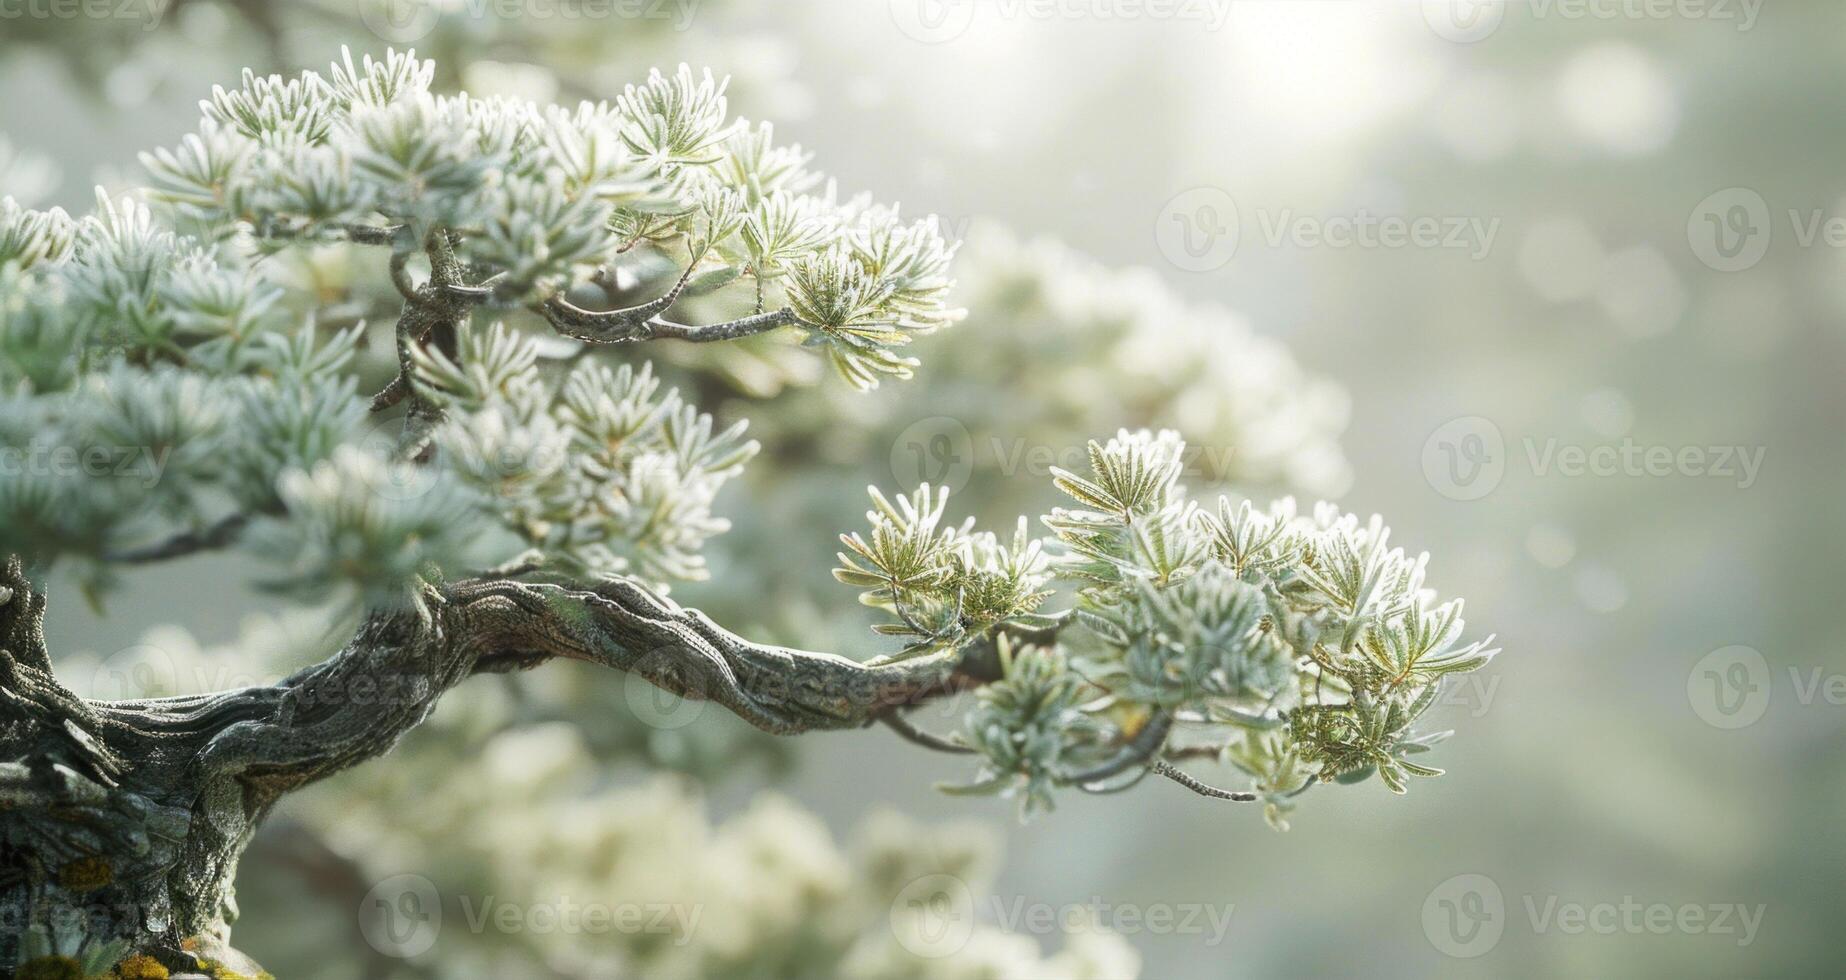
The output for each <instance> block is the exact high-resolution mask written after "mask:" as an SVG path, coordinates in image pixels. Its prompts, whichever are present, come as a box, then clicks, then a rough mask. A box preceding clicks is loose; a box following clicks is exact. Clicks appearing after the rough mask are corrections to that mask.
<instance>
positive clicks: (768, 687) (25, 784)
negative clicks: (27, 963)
mask: <svg viewBox="0 0 1846 980" xmlns="http://www.w3.org/2000/svg"><path fill="white" fill-rule="evenodd" d="M44 613H45V599H44V596H43V595H42V594H41V593H40V592H38V591H37V590H35V589H34V588H33V587H32V585H31V583H30V582H28V581H27V580H26V578H25V576H24V575H23V574H22V571H21V568H20V565H19V562H18V561H17V560H13V561H10V562H9V563H8V564H7V565H6V566H5V568H4V569H3V570H0V914H4V916H5V917H6V918H5V921H4V923H3V924H0V925H3V926H4V928H3V929H0V964H10V963H12V962H14V957H15V956H16V955H17V947H18V943H19V937H20V934H21V932H22V930H23V929H24V928H25V927H26V926H27V925H29V924H32V923H42V922H51V923H54V924H55V923H59V922H68V920H69V919H70V918H71V917H72V916H76V917H79V918H80V920H81V923H82V926H83V928H84V929H85V930H86V932H87V934H88V935H89V936H90V937H91V938H92V940H94V941H98V942H101V941H107V940H111V939H126V940H127V941H128V942H129V944H130V946H131V947H132V950H133V951H135V952H140V953H146V954H148V955H152V956H154V957H156V958H157V959H159V960H161V961H162V962H163V963H164V964H166V965H167V966H168V967H169V968H172V969H182V968H189V969H200V968H201V967H203V968H205V969H208V970H213V971H215V972H221V973H224V972H227V971H234V972H235V973H253V972H256V967H255V964H253V963H250V962H249V961H248V960H247V959H245V958H243V957H241V956H240V955H239V954H237V953H236V952H235V950H233V949H232V948H231V946H230V942H229V940H230V927H231V924H232V923H233V922H234V921H235V920H236V917H237V905H236V900H235V896H234V894H233V889H232V882H233V878H234V877H235V874H236V870H237V861H238V858H239V856H240V855H241V854H242V853H243V850H244V848H245V846H246V845H247V844H248V843H249V841H250V838H251V835H252V833H253V831H254V829H255V827H256V825H257V824H258V823H259V822H260V821H261V820H262V819H263V818H264V817H265V816H267V815H268V814H269V812H270V810H271V809H272V808H273V807H274V805H275V804H276V802H277V801H278V800H279V799H281V797H282V796H283V795H284V794H286V793H288V792H290V791H291V790H294V789H296V788H298V787H301V786H304V785H306V784H308V783H311V782H314V781H315V780H318V779H322V778H324V777H326V776H329V775H332V774H333V773H336V772H339V771H341V770H343V769H346V768H349V767H351V766H354V765H357V764H359V763H361V762H364V761H366V760H368V759H371V758H373V757H375V756H378V755H381V754H383V753H384V752H385V751H387V750H389V749H390V748H391V746H392V745H393V744H395V743H396V741H397V740H398V738H400V737H401V736H402V735H403V734H404V733H405V732H407V731H409V730H410V729H411V728H414V727H415V726H416V725H417V724H419V723H420V722H422V721H423V719H424V718H426V717H427V716H428V715H429V713H430V711H431V710H432V709H433V708H434V707H435V705H436V702H437V700H438V699H439V698H440V697H441V696H442V695H443V693H444V692H446V691H447V690H448V689H449V688H451V687H453V686H455V685H456V684H458V683H460V682H461V681H463V680H465V679H466V678H468V677H470V676H472V675H474V674H478V673H488V672H502V671H509V670H517V669H525V668H530V667H533V666H536V665H538V664H540V663H543V662H545V661H547V660H550V659H553V658H557V657H566V658H570V659H575V660H584V661H588V662H591V663H597V664H601V665H604V666H607V667H613V668H615V669H617V670H622V671H628V672H633V673H638V674H640V675H642V676H643V677H645V678H647V679H648V680H649V681H650V682H652V683H654V684H656V685H658V686H660V687H662V688H664V689H666V690H669V691H672V692H675V693H677V694H679V695H681V696H684V697H687V698H691V699H708V700H711V701H715V702H717V703H719V704H722V705H723V706H724V707H726V708H728V709H729V710H731V711H733V712H735V713H736V714H738V715H739V716H741V717H743V718H744V719H745V720H747V721H749V722H751V723H752V724H754V725H756V726H758V727H760V728H763V729H765V730H767V731H770V732H774V733H777V734H784V735H792V734H797V733H800V732H805V731H811V730H816V729H839V728H853V727H860V726H864V725H868V724H871V723H872V722H874V721H877V720H879V719H880V718H881V717H883V716H885V715H887V714H888V713H890V712H893V711H895V710H898V709H900V708H902V707H905V706H908V705H912V704H916V703H918V702H921V701H924V700H927V699H929V698H933V697H937V696H941V695H944V694H948V693H952V692H954V691H958V690H963V689H966V688H969V687H973V686H978V685H980V684H983V683H986V682H988V681H991V680H993V679H995V677H996V676H997V673H998V664H997V659H996V658H995V656H994V655H993V648H992V646H991V644H985V645H976V646H973V647H969V648H967V649H965V650H961V651H954V652H942V653H936V654H930V655H926V656H920V657H916V658H913V659H910V660H905V661H900V662H895V663H888V664H883V665H866V664H861V663H859V662H856V661H853V660H849V659H847V658H845V657H840V656H836V655H834V654H829V653H816V652H809V651H802V650H791V649H786V648H782V647H774V646H766V645H762V644H756V643H752V642H750V641H748V640H745V639H743V638H741V637H738V636H736V635H735V634H732V633H730V632H728V631H726V630H724V629H723V628H721V627H719V626H718V625H717V624H715V623H713V622H712V621H711V620H710V619H708V618H706V617H705V616H704V615H703V614H702V613H700V612H698V611H697V610H693V609H683V608H681V607H679V606H677V605H675V604H674V603H672V602H670V601H668V600H666V599H665V598H662V597H660V596H657V595H655V594H654V593H652V592H650V591H648V590H647V589H646V588H644V587H642V586H640V585H638V584H635V583H632V582H629V581H614V582H609V583H605V584H603V585H600V586H597V587H596V588H594V589H582V588H574V587H571V586H566V585H557V584H534V583H527V582H519V581H513V580H510V579H496V578H483V579H471V580H466V581H463V582H459V583H455V584H452V585H448V586H445V587H441V588H433V587H432V588H430V589H428V590H427V591H426V593H425V595H424V596H423V601H422V604H421V607H420V608H418V609H410V610H398V611H388V612H374V613H372V614H370V615H369V616H368V617H367V618H366V619H365V621H364V622H363V623H362V624H361V626H360V627H359V629H358V630H357V632H356V634H355V635H354V636H353V638H352V640H351V641H350V642H349V643H348V644H347V645H346V646H345V648H344V649H342V650H341V651H340V652H339V653H337V654H335V655H334V656H332V657H331V658H329V659H327V660H326V661H324V662H322V663H320V664H317V665H315V666H312V667H309V668H306V669H304V670H302V671H300V672H298V673H296V674H294V675H292V676H289V677H287V678H285V679H283V680H282V681H280V682H278V683H276V684H274V685H271V686H266V687H248V688H242V689H238V690H232V691H224V692H219V693H214V694H205V695H195V696H185V697H171V698H156V699H145V700H131V701H91V700H85V699H82V698H78V697H76V696H75V695H73V694H72V693H71V692H70V691H69V690H68V689H67V688H65V687H64V686H63V685H62V684H60V683H59V682H58V681H57V679H56V678H55V677H54V676H53V674H52V670H51V661H50V656H49V654H48V652H47V650H46V649H45V642H44V632H43V617H44Z"/></svg>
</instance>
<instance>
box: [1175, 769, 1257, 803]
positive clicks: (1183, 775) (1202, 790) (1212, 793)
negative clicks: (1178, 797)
mask: <svg viewBox="0 0 1846 980" xmlns="http://www.w3.org/2000/svg"><path fill="white" fill-rule="evenodd" d="M1149 768H1150V769H1152V770H1153V771H1154V773H1155V775H1159V776H1165V777H1166V778H1168V779H1171V780H1173V781H1174V782H1176V783H1178V784H1180V785H1181V786H1184V787H1186V788H1187V789H1189V790H1191V791H1193V792H1194V793H1197V794H1199V795H1200V796H1209V797H1211V798H1212V799H1214V800H1230V801H1231V802H1233V803H1254V802H1256V794H1255V793H1248V792H1239V791H1233V790H1228V789H1219V788H1218V787H1216V786H1213V785H1211V784H1210V783H1207V782H1203V781H1201V780H1199V779H1197V778H1195V777H1194V776H1192V775H1191V774H1190V773H1187V772H1186V771H1185V770H1183V769H1179V768H1177V767H1175V766H1174V765H1172V764H1171V763H1169V762H1167V761H1166V760H1164V759H1155V760H1154V764H1153V765H1152V766H1150V767H1149Z"/></svg>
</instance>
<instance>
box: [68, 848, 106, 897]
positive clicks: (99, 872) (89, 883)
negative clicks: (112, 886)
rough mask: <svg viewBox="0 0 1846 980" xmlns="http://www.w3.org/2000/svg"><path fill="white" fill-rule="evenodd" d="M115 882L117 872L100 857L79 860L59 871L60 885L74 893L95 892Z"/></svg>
mask: <svg viewBox="0 0 1846 980" xmlns="http://www.w3.org/2000/svg"><path fill="white" fill-rule="evenodd" d="M114 880H115V870H114V869H113V868H111V867H109V862H107V861H105V860H103V859H102V858H99V857H86V858H78V859H77V860H75V861H72V862H71V863H69V864H67V865H65V866H64V867H62V868H59V869H58V884H59V885H62V886H63V887H65V888H67V889H69V890H70V891H74V892H93V891H95V890H96V889H98V888H101V887H103V886H104V885H107V884H109V883H110V882H112V881H114Z"/></svg>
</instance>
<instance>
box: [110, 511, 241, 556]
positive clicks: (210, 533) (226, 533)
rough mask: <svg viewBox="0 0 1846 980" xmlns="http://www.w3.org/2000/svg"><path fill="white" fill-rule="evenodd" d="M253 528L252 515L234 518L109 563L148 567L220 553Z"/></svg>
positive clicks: (130, 552)
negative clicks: (192, 556) (162, 562)
mask: <svg viewBox="0 0 1846 980" xmlns="http://www.w3.org/2000/svg"><path fill="white" fill-rule="evenodd" d="M249 526H250V515H249V514H241V513H240V514H231V515H230V516H228V517H224V518H222V519H220V520H218V521H217V522H216V523H214V524H211V525H209V526H207V527H204V528H201V529H199V530H197V531H187V532H185V533H183V534H176V535H174V536H173V537H170V538H168V539H166V540H165V541H159V542H156V543H154V544H150V545H147V546H146V547H142V548H131V549H129V550H127V551H116V552H111V553H110V554H109V555H107V556H106V557H107V560H109V561H112V562H120V563H122V564H124V565H147V564H152V563H154V562H160V561H168V560H171V559H174V558H184V557H185V556H187V555H196V554H198V553H200V552H203V551H217V550H218V549H220V548H226V547H229V546H230V545H231V544H232V543H233V542H235V541H236V540H237V538H238V537H239V536H240V535H242V534H243V532H244V528H246V527H249Z"/></svg>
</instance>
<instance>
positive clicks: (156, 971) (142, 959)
mask: <svg viewBox="0 0 1846 980" xmlns="http://www.w3.org/2000/svg"><path fill="white" fill-rule="evenodd" d="M115 975H116V976H118V977H120V978H121V980H167V968H166V967H164V966H161V965H160V961H159V960H157V959H155V958H153V957H152V956H148V955H147V954H145V953H137V954H135V955H133V956H130V957H129V958H127V959H125V960H123V961H122V962H120V963H117V964H116V965H115Z"/></svg>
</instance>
